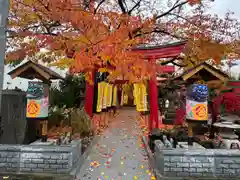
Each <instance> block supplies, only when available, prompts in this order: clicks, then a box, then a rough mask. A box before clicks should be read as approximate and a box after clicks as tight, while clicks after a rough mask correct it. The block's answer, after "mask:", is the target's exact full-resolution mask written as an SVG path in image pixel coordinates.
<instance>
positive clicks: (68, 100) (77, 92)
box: [49, 74, 85, 108]
mask: <svg viewBox="0 0 240 180" xmlns="http://www.w3.org/2000/svg"><path fill="white" fill-rule="evenodd" d="M84 90H85V80H84V76H83V74H79V75H71V74H68V75H66V77H65V79H64V80H62V81H60V82H59V88H57V87H52V88H51V89H50V101H49V103H50V107H54V106H57V107H59V108H62V107H65V108H78V107H79V106H80V104H81V101H82V97H83V96H84Z"/></svg>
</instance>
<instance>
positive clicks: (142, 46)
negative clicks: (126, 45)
mask: <svg viewBox="0 0 240 180" xmlns="http://www.w3.org/2000/svg"><path fill="white" fill-rule="evenodd" d="M185 44H186V41H178V42H174V43H168V44H162V45H150V46H149V45H146V44H143V45H141V46H138V47H135V48H133V50H151V49H163V48H168V47H175V46H181V45H185Z"/></svg>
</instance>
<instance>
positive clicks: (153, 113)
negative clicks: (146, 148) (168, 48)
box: [149, 57, 159, 132]
mask: <svg viewBox="0 0 240 180" xmlns="http://www.w3.org/2000/svg"><path fill="white" fill-rule="evenodd" d="M149 62H150V63H151V64H152V67H153V71H152V75H151V79H150V81H149V96H150V118H149V132H151V131H152V128H158V127H159V121H158V116H159V114H158V90H157V77H156V58H155V57H151V58H150V59H149Z"/></svg>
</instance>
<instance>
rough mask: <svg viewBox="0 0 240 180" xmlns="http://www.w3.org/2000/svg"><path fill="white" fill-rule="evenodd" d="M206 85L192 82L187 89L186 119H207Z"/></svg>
mask: <svg viewBox="0 0 240 180" xmlns="http://www.w3.org/2000/svg"><path fill="white" fill-rule="evenodd" d="M207 100H208V87H207V86H206V85H203V84H194V85H192V86H190V87H189V88H188V89H187V97H186V119H188V120H195V121H207V120H208V101H207Z"/></svg>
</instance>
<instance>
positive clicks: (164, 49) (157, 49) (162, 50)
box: [133, 41, 186, 132]
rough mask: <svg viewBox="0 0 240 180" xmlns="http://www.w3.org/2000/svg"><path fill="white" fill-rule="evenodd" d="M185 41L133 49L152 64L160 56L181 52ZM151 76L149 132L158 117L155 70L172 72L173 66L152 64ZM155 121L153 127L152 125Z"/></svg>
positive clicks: (176, 54)
mask: <svg viewBox="0 0 240 180" xmlns="http://www.w3.org/2000/svg"><path fill="white" fill-rule="evenodd" d="M185 44H186V42H185V41H184V42H176V43H172V44H167V45H160V46H152V47H139V48H135V49H133V51H135V52H139V53H141V54H143V55H144V58H145V59H148V61H149V62H150V63H152V64H156V61H157V60H158V59H161V58H174V57H177V56H179V55H180V53H181V52H183V49H184V47H185ZM153 67H154V68H153V76H152V77H151V79H150V81H149V95H150V119H149V132H151V131H152V128H158V127H159V119H158V116H159V114H158V91H157V76H156V73H157V72H163V73H171V72H174V70H175V69H174V66H160V67H157V69H156V66H153ZM154 122H155V127H153V125H154Z"/></svg>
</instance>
